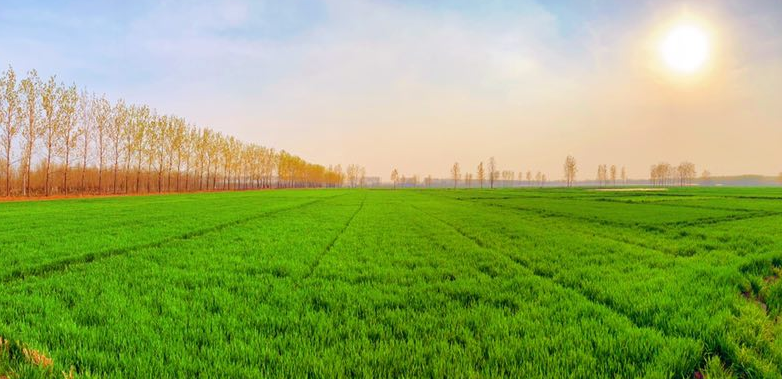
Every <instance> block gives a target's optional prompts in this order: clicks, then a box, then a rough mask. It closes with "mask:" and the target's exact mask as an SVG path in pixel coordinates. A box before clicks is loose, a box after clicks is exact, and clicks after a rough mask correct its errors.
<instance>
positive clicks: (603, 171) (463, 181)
mask: <svg viewBox="0 0 782 379" xmlns="http://www.w3.org/2000/svg"><path fill="white" fill-rule="evenodd" d="M563 173H564V175H563V184H564V185H565V186H566V187H572V186H573V184H575V182H576V175H577V174H578V164H577V162H576V159H575V158H574V157H573V156H572V155H568V156H567V157H566V158H565V163H564V164H563ZM710 177H711V174H710V173H709V171H706V170H704V171H703V173H702V174H701V177H700V179H701V180H703V181H707V180H709V178H710ZM779 177H780V182H782V173H781V174H780V176H779ZM628 180H629V177H628V174H627V169H626V168H625V167H624V166H622V167H619V166H617V165H607V164H600V165H598V166H597V177H596V179H595V182H596V183H597V185H599V186H601V187H604V186H609V185H613V186H616V185H617V184H621V185H627V184H628ZM649 180H650V183H651V184H652V185H654V186H672V185H680V186H685V185H692V184H693V183H694V182H695V180H696V170H695V165H694V164H693V163H690V162H682V163H681V164H679V165H678V166H672V165H670V164H668V163H665V162H663V163H659V164H656V165H653V166H652V167H651V175H650V179H649ZM547 181H548V178H547V176H546V174H545V173H542V172H540V171H538V172H537V173H536V174H535V175H534V176H533V174H532V171H527V172H526V173H525V172H524V171H519V172H518V176H517V173H516V172H514V171H512V170H502V171H501V170H499V169H498V168H497V161H496V159H494V157H491V158H489V160H488V161H487V163H486V164H484V162H480V163H479V164H478V166H477V168H476V170H475V173H472V172H463V169H462V166H461V165H460V164H459V162H454V164H453V165H452V166H451V169H450V178H449V179H448V182H447V183H445V182H444V179H442V180H439V182H440V186H448V187H453V188H458V187H466V188H472V187H480V188H484V186H487V187H489V188H494V187H495V186H496V185H504V186H508V185H510V186H516V185H525V184H526V185H527V186H534V185H537V186H540V187H543V186H545V185H546V183H547ZM391 182H392V184H393V187H394V188H397V187H398V186H400V185H401V186H404V187H417V186H418V185H419V180H418V176H417V175H414V176H412V177H405V176H404V175H400V173H399V171H398V170H397V169H393V170H392V171H391ZM432 183H433V179H432V176H431V175H429V176H427V177H426V178H425V179H424V180H423V185H424V186H425V187H431V186H432Z"/></svg>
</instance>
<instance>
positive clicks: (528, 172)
mask: <svg viewBox="0 0 782 379" xmlns="http://www.w3.org/2000/svg"><path fill="white" fill-rule="evenodd" d="M527 185H528V186H530V187H532V171H527Z"/></svg>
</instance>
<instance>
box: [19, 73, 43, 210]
mask: <svg viewBox="0 0 782 379" xmlns="http://www.w3.org/2000/svg"><path fill="white" fill-rule="evenodd" d="M19 88H20V90H21V91H20V92H21V95H22V99H21V109H20V112H21V114H22V118H23V119H24V121H23V122H22V140H23V142H22V194H23V195H24V196H30V194H31V190H32V184H31V182H32V178H31V173H32V161H33V150H34V149H35V144H36V142H37V141H38V139H39V138H40V137H41V134H42V130H41V120H40V118H41V103H40V93H41V89H42V83H41V79H40V78H38V73H37V72H36V71H35V70H32V71H30V72H28V73H27V77H26V78H24V79H22V81H21V83H19Z"/></svg>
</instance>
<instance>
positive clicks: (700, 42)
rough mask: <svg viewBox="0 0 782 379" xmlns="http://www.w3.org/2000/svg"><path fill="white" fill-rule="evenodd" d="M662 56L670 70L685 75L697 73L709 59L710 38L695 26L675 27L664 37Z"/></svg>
mask: <svg viewBox="0 0 782 379" xmlns="http://www.w3.org/2000/svg"><path fill="white" fill-rule="evenodd" d="M660 54H661V57H662V59H663V61H665V63H666V64H667V65H668V67H669V68H670V69H672V70H674V71H676V72H679V73H683V74H691V73H695V72H697V71H698V70H699V69H701V68H702V67H703V66H704V65H705V64H706V61H707V60H708V59H709V54H710V44H709V36H708V34H707V33H706V31H705V30H704V29H702V28H700V27H698V26H697V25H694V24H679V25H675V26H674V27H672V28H671V29H670V30H669V31H668V33H666V34H665V36H664V37H663V39H662V41H661V43H660Z"/></svg>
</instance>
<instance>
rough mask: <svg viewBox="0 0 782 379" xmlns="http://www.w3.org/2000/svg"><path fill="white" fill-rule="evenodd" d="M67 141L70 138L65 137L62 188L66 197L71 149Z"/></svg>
mask: <svg viewBox="0 0 782 379" xmlns="http://www.w3.org/2000/svg"><path fill="white" fill-rule="evenodd" d="M68 140H70V136H66V141H65V172H64V173H63V177H62V188H63V191H65V195H66V196H67V195H68V171H69V169H70V164H71V147H70V146H69V144H68Z"/></svg>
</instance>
